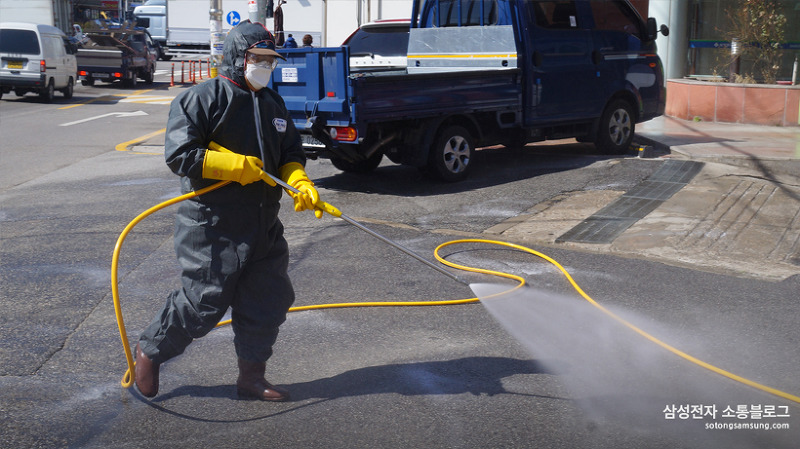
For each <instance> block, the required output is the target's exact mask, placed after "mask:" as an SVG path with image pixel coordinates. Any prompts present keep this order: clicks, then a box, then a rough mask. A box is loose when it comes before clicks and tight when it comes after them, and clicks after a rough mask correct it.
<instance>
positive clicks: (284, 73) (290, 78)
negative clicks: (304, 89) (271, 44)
mask: <svg viewBox="0 0 800 449" xmlns="http://www.w3.org/2000/svg"><path fill="white" fill-rule="evenodd" d="M281 81H282V82H284V83H296V82H298V78H297V67H283V68H281Z"/></svg>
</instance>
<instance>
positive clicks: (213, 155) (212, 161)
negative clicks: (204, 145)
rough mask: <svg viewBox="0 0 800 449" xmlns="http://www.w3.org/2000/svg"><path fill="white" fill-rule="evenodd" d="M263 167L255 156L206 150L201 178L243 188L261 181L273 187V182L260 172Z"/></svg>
mask: <svg viewBox="0 0 800 449" xmlns="http://www.w3.org/2000/svg"><path fill="white" fill-rule="evenodd" d="M263 166H264V164H263V163H262V162H261V159H259V158H257V157H255V156H245V155H243V154H238V153H231V152H222V151H210V150H208V151H206V155H205V156H204V157H203V177H204V178H207V179H219V180H222V181H236V182H238V183H239V184H241V185H243V186H244V185H247V184H250V183H251V182H255V181H259V180H263V181H265V182H266V183H267V184H269V185H271V186H275V181H273V180H272V179H271V178H270V177H269V176H267V175H266V173H264V172H263V171H262V170H261V167H263Z"/></svg>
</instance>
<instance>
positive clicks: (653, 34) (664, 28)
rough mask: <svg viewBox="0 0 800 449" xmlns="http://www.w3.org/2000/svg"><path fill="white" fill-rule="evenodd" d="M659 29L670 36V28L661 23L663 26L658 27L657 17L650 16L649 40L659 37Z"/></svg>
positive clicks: (648, 24) (648, 22)
mask: <svg viewBox="0 0 800 449" xmlns="http://www.w3.org/2000/svg"><path fill="white" fill-rule="evenodd" d="M659 31H660V32H661V34H663V35H664V36H669V28H668V27H667V26H666V25H663V24H662V25H661V28H657V25H656V19H655V18H654V17H649V18H648V19H647V40H649V41H654V40H656V38H657V37H658V33H659Z"/></svg>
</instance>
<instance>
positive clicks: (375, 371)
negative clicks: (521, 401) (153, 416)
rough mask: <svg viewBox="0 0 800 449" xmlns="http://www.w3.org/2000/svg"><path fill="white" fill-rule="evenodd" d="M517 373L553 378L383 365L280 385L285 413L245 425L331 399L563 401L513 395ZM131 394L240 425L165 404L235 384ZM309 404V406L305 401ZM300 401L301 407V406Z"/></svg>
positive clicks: (480, 368) (455, 363) (479, 360)
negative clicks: (510, 382)
mask: <svg viewBox="0 0 800 449" xmlns="http://www.w3.org/2000/svg"><path fill="white" fill-rule="evenodd" d="M518 374H552V373H551V372H549V371H548V370H547V369H546V368H545V367H544V366H542V365H541V364H540V363H538V362H536V361H534V360H521V359H513V358H508V357H465V358H460V359H455V360H446V361H434V362H415V363H400V364H391V365H383V366H370V367H365V368H358V369H354V370H350V371H346V372H344V373H341V374H338V375H336V376H332V377H326V378H322V379H316V380H312V381H309V382H301V383H296V384H289V385H284V387H285V388H287V389H288V390H289V391H290V392H291V394H292V401H291V402H289V403H287V404H286V405H288V406H290V408H288V409H281V410H276V411H274V412H273V413H270V414H267V415H262V416H259V417H249V418H246V420H247V421H252V420H257V419H265V418H269V417H273V416H278V415H282V414H285V413H287V412H290V411H293V410H296V409H299V408H304V407H307V406H309V405H314V404H318V403H320V402H325V401H329V400H333V399H339V398H346V397H355V396H367V395H375V394H400V395H403V396H422V395H458V394H463V393H470V394H473V395H476V396H477V395H482V394H486V395H489V396H494V395H498V394H511V395H524V396H535V397H543V398H547V399H559V400H561V399H563V400H566V398H559V397H553V396H544V395H542V396H540V395H532V394H529V393H515V392H512V391H507V390H506V389H505V388H504V387H503V383H502V379H504V378H506V377H510V376H514V375H518ZM131 392H132V393H133V394H134V395H135V396H136V397H137V398H139V399H140V400H142V401H143V402H145V403H147V404H148V405H149V406H151V407H153V408H155V409H157V410H160V411H162V412H165V413H168V414H170V415H174V416H178V417H182V418H184V419H189V420H194V421H203V422H239V421H241V419H231V420H225V419H209V418H204V417H200V416H190V415H187V414H185V413H180V412H176V411H173V410H171V409H170V408H169V407H168V406H167V404H168V403H169V401H170V400H171V399H175V398H180V397H187V396H188V397H193V398H220V399H237V396H236V388H235V386H234V385H215V386H196V385H186V386H182V387H179V388H176V389H175V390H172V391H170V392H167V393H165V394H162V395H159V396H158V397H157V398H155V399H154V400H152V401H147V400H146V399H144V398H143V397H142V396H141V395H140V394H139V393H138V392H137V391H136V390H135V389H132V390H131ZM308 401H310V402H308ZM300 402H304V403H302V404H301V403H300Z"/></svg>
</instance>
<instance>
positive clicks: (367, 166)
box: [331, 151, 383, 174]
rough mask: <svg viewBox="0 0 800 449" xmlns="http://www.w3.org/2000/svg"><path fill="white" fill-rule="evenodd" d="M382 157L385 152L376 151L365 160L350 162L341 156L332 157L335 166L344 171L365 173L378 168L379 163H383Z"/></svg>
mask: <svg viewBox="0 0 800 449" xmlns="http://www.w3.org/2000/svg"><path fill="white" fill-rule="evenodd" d="M382 159H383V153H381V152H379V151H376V152H375V153H373V154H372V156H370V157H369V158H367V159H364V160H363V161H357V162H350V161H346V160H344V159H342V158H339V157H332V158H331V162H332V163H333V166H334V167H336V168H338V169H339V170H341V171H343V172H347V173H361V174H364V173H371V172H372V171H374V170H375V169H376V168H378V165H380V164H381V160H382Z"/></svg>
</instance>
